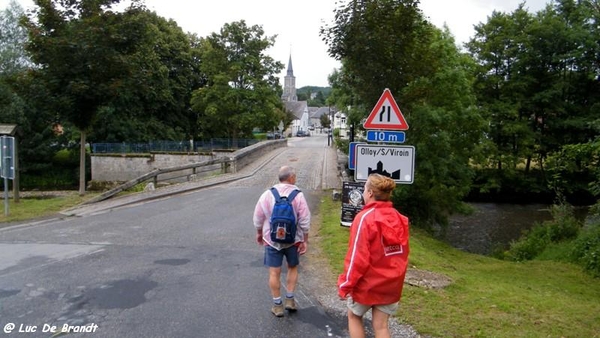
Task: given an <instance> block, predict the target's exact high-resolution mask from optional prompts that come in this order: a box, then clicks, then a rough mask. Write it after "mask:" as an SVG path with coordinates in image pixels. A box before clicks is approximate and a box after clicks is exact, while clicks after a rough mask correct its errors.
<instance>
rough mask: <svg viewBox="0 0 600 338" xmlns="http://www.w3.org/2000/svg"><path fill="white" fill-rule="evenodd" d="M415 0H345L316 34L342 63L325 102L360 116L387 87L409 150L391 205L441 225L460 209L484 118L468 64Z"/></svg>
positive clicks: (428, 223)
mask: <svg viewBox="0 0 600 338" xmlns="http://www.w3.org/2000/svg"><path fill="white" fill-rule="evenodd" d="M418 3H419V2H418V1H391V0H379V1H368V2H366V1H350V2H349V3H348V4H347V5H346V6H342V7H341V8H339V9H338V10H337V11H336V23H335V25H333V26H332V27H328V28H324V29H323V30H322V34H323V35H324V38H325V40H326V41H327V42H328V44H329V52H330V54H331V55H332V56H334V57H336V58H338V59H339V60H341V62H342V68H341V70H340V71H339V72H337V73H334V74H333V75H332V76H330V83H331V84H332V87H333V91H332V94H331V96H330V101H329V103H330V104H331V103H335V104H336V106H338V107H340V106H341V107H346V106H348V105H350V106H352V107H356V109H354V108H353V109H352V110H351V112H350V118H349V119H350V120H353V121H355V122H358V121H361V120H362V119H364V118H366V116H367V114H368V113H369V112H370V110H371V108H372V107H373V105H374V104H375V102H377V99H378V98H379V97H380V96H381V93H382V91H383V89H384V88H389V89H390V90H391V91H392V93H393V94H394V97H395V98H396V100H397V101H398V104H399V105H400V107H401V109H402V112H403V114H404V116H405V117H406V118H407V120H408V124H409V125H410V129H409V130H408V131H407V140H408V141H409V142H410V144H413V145H414V146H415V148H416V160H415V162H416V170H415V177H414V184H412V185H408V186H402V187H401V188H399V189H396V192H395V195H394V197H393V199H394V203H395V205H397V206H398V207H399V208H401V209H402V210H403V211H404V212H405V213H406V214H408V215H409V216H410V217H411V220H412V221H414V222H415V224H417V225H420V226H422V227H430V226H432V225H433V224H435V223H438V224H442V225H445V224H446V223H447V217H448V215H449V214H451V213H453V212H456V211H459V210H461V208H462V198H463V197H464V196H465V195H466V194H467V193H468V191H469V187H470V185H471V180H472V177H473V170H472V168H471V166H470V161H471V160H472V159H478V156H479V154H480V149H479V147H480V145H481V138H482V136H483V132H484V125H485V123H484V120H483V119H482V117H481V115H480V112H479V111H478V110H477V109H476V107H475V97H474V95H473V91H472V84H473V78H472V77H471V76H470V71H471V69H472V67H473V64H472V63H471V62H470V59H469V58H468V57H467V56H465V55H463V54H461V53H460V52H459V51H458V49H457V47H456V45H455V43H454V39H453V38H452V36H451V35H450V33H449V32H447V31H440V30H439V29H436V28H435V27H433V26H432V25H431V24H429V23H428V22H427V21H426V20H425V18H424V17H423V14H422V13H421V11H420V10H419V8H418Z"/></svg>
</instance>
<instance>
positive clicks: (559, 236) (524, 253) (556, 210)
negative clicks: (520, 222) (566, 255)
mask: <svg viewBox="0 0 600 338" xmlns="http://www.w3.org/2000/svg"><path fill="white" fill-rule="evenodd" d="M551 213H552V218H553V219H552V220H551V221H545V222H543V223H541V224H539V223H536V224H535V225H534V226H533V228H531V230H530V231H529V232H526V233H525V234H524V235H523V236H522V237H521V238H520V239H519V240H518V241H516V242H513V243H511V245H510V249H509V250H508V251H507V252H506V253H505V257H504V258H505V259H508V260H514V261H524V260H532V259H534V258H536V257H537V256H538V255H540V254H541V253H542V252H543V251H544V250H545V249H546V247H548V245H549V244H550V243H560V242H563V241H569V240H573V239H574V238H576V237H577V235H578V234H579V230H580V229H581V224H580V222H579V221H578V220H577V219H576V218H575V216H574V215H573V207H572V206H570V205H568V204H566V203H564V204H558V205H553V206H552V209H551Z"/></svg>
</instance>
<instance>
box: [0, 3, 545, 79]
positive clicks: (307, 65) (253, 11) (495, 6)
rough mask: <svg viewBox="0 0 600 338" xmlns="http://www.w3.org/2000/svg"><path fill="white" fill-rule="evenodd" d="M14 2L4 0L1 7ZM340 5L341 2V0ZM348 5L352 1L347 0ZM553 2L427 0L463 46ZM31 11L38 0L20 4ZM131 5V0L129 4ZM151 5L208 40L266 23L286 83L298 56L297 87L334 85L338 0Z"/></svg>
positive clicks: (428, 9)
mask: <svg viewBox="0 0 600 338" xmlns="http://www.w3.org/2000/svg"><path fill="white" fill-rule="evenodd" d="M9 1H10V0H0V9H4V8H5V7H6V6H8V3H9ZM337 1H340V0H337ZM341 1H343V2H346V1H348V0H341ZM549 1H550V0H523V1H521V0H421V9H422V10H423V13H424V14H425V16H427V17H429V19H430V21H431V22H432V23H433V24H435V25H436V26H438V27H442V26H443V25H444V23H445V24H447V25H448V27H449V28H450V31H451V32H452V34H453V35H454V36H455V38H456V41H457V42H458V43H460V44H462V43H463V42H466V41H467V40H468V39H469V38H470V37H471V36H472V35H473V33H474V29H473V26H474V25H476V24H478V23H480V22H485V21H487V17H488V16H489V15H490V14H491V13H492V11H493V10H497V11H501V12H512V11H513V10H514V9H516V8H517V6H518V5H519V3H521V2H524V3H525V6H526V8H528V9H529V11H530V12H537V11H539V10H540V9H542V8H543V7H544V6H545V4H546V3H548V2H549ZM18 2H19V3H20V4H21V6H23V8H25V9H29V8H31V7H32V6H33V1H32V0H18ZM124 2H126V1H124ZM145 2H146V6H147V7H148V8H149V9H151V10H154V11H156V12H157V13H158V14H159V15H160V16H163V17H165V18H171V19H174V20H175V21H176V22H177V23H178V24H179V26H181V28H182V29H183V30H184V31H186V32H192V33H196V34H197V35H198V36H207V35H209V34H211V33H213V32H219V30H220V29H221V27H223V25H224V24H225V23H230V22H233V21H239V20H245V21H246V23H247V24H248V25H261V26H262V27H263V29H264V30H265V33H266V35H268V36H273V35H277V39H276V43H275V46H274V47H273V48H271V49H270V50H269V51H268V53H269V54H270V55H271V57H273V58H274V59H275V60H278V61H281V62H283V63H284V64H285V69H284V70H283V71H282V73H281V83H282V84H283V76H285V71H286V69H287V63H288V59H289V56H290V53H291V55H292V65H293V67H294V76H296V87H297V88H301V87H303V86H308V85H312V86H321V87H325V86H328V85H329V84H328V81H327V77H328V75H329V74H330V73H331V72H332V71H333V69H335V68H338V67H339V63H338V62H337V61H335V60H334V59H332V58H330V57H329V56H328V54H327V46H326V45H325V43H324V42H323V41H322V40H321V37H320V36H319V29H320V27H321V26H323V24H324V23H331V22H332V21H333V10H334V8H335V3H336V0H302V1H291V0H254V1H249V0H216V1H210V2H209V1H202V0H201V1H196V0H146V1H145Z"/></svg>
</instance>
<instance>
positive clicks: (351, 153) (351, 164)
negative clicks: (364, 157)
mask: <svg viewBox="0 0 600 338" xmlns="http://www.w3.org/2000/svg"><path fill="white" fill-rule="evenodd" d="M363 143H364V142H350V149H348V169H350V170H354V168H355V167H356V150H355V149H356V145H357V144H363Z"/></svg>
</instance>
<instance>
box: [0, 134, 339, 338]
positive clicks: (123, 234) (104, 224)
mask: <svg viewBox="0 0 600 338" xmlns="http://www.w3.org/2000/svg"><path fill="white" fill-rule="evenodd" d="M288 144H289V145H288V148H286V149H285V150H284V151H282V152H280V153H279V154H278V155H277V156H275V157H274V158H273V159H272V160H271V161H270V162H269V163H268V164H266V165H265V166H263V167H262V169H261V170H258V171H257V172H256V173H255V174H254V175H253V176H252V177H249V178H246V179H242V180H238V181H234V182H230V183H226V184H222V185H217V186H211V187H208V188H205V189H200V190H197V191H194V192H187V193H182V194H178V195H174V196H171V197H168V198H163V199H158V200H153V201H146V202H140V203H137V204H133V205H128V206H125V207H120V208H113V209H109V210H104V211H102V212H94V213H90V214H88V215H83V216H82V217H67V218H65V219H53V220H48V221H43V222H37V223H31V224H26V225H20V226H17V227H11V228H4V229H2V230H0V326H1V327H2V328H0V330H2V331H0V332H2V333H0V335H4V336H7V337H8V336H15V337H50V336H52V335H53V333H52V332H51V331H52V330H53V329H54V330H56V331H60V329H62V328H63V326H65V325H67V326H68V325H71V326H74V328H73V329H74V330H76V331H94V332H91V333H84V332H79V333H71V334H69V336H76V337H290V338H293V337H345V336H346V331H345V322H344V314H343V313H337V314H336V313H334V312H332V311H331V310H330V309H326V308H324V307H323V306H321V305H320V303H319V302H318V301H317V300H316V297H315V295H314V293H313V291H312V290H311V288H308V287H305V285H307V284H308V283H307V284H304V283H303V281H302V278H303V274H302V272H303V269H304V266H303V265H305V264H310V263H309V262H308V263H307V259H306V258H303V260H302V263H301V267H300V269H301V270H300V271H301V272H300V273H301V275H300V285H299V288H298V290H297V291H296V294H297V295H296V297H297V303H298V306H299V308H300V309H299V311H298V312H297V313H295V314H291V315H288V314H287V313H286V316H285V317H284V318H276V317H274V316H273V315H272V314H271V313H270V306H271V298H270V294H269V290H268V287H267V270H266V268H265V267H263V265H262V259H263V249H262V248H261V247H259V246H258V245H257V244H255V242H254V234H255V231H254V228H253V226H252V212H253V209H254V205H255V203H256V200H257V198H258V196H259V195H260V194H261V193H262V192H263V191H264V190H265V189H267V188H269V187H270V186H271V185H273V184H275V183H276V182H277V170H278V168H279V167H280V166H281V165H284V164H288V165H291V166H293V167H295V168H296V170H297V173H298V181H297V185H298V186H299V187H301V189H302V190H303V191H304V192H305V195H306V196H307V200H308V201H309V204H310V206H311V209H312V210H313V211H317V207H318V205H319V201H320V198H321V196H322V194H323V190H322V188H323V185H324V184H323V182H324V180H323V171H324V170H335V168H329V169H324V168H326V166H325V165H324V163H325V160H326V157H327V153H328V151H329V150H328V148H327V139H326V137H324V136H322V135H321V136H319V135H315V136H312V137H307V138H292V139H290V140H289V142H288ZM329 153H330V152H329ZM309 250H310V248H309ZM314 283H315V281H314V280H313V281H312V284H314ZM317 283H318V281H317ZM11 325H14V329H13V331H12V333H10V334H9V333H8V331H9V329H11V328H12V326H11ZM19 331H21V333H19ZM43 331H46V332H43Z"/></svg>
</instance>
